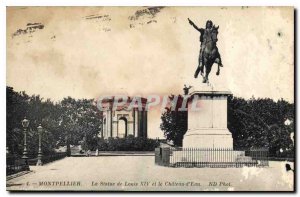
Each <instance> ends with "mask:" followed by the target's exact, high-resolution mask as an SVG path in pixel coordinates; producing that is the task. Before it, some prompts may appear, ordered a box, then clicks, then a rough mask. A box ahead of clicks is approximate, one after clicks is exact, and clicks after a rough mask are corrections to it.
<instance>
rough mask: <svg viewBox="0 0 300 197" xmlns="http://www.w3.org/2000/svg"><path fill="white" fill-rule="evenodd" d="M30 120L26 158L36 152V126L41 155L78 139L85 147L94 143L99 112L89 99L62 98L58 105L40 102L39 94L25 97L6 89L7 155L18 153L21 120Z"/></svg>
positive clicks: (21, 142) (45, 101) (97, 130)
mask: <svg viewBox="0 0 300 197" xmlns="http://www.w3.org/2000/svg"><path fill="white" fill-rule="evenodd" d="M25 116H26V118H27V119H28V120H29V121H30V124H29V128H28V136H27V144H28V152H29V155H31V156H35V155H36V154H37V152H38V132H37V127H38V125H39V124H41V125H42V127H43V128H44V133H43V135H42V150H43V154H45V155H47V154H51V153H52V152H53V151H54V149H55V148H58V147H60V146H66V145H67V150H68V151H69V150H70V144H72V145H78V143H79V142H80V141H82V139H85V140H86V143H87V144H97V135H98V134H99V130H100V125H101V113H100V111H99V110H97V107H96V104H95V102H94V100H92V99H90V100H89V99H73V98H71V97H68V98H64V99H63V100H62V101H60V102H53V101H51V100H49V99H47V100H44V99H43V98H41V97H40V96H39V95H32V96H29V95H27V94H26V93H25V92H16V91H14V90H13V88H12V87H6V142H7V143H6V144H7V147H8V149H9V151H10V152H12V153H15V154H19V155H21V154H22V151H23V143H24V133H23V129H22V124H21V121H22V120H23V119H24V117H25Z"/></svg>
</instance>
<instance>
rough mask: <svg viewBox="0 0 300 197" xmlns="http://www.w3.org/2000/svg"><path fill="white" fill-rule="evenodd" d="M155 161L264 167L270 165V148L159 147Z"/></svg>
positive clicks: (162, 162)
mask: <svg viewBox="0 0 300 197" xmlns="http://www.w3.org/2000/svg"><path fill="white" fill-rule="evenodd" d="M155 163H156V164H157V165H163V166H170V167H212V168H226V167H243V166H249V167H252V166H254V167H264V166H269V160H268V149H262V148H260V149H251V150H233V149H228V148H207V149H205V148H158V149H156V151H155Z"/></svg>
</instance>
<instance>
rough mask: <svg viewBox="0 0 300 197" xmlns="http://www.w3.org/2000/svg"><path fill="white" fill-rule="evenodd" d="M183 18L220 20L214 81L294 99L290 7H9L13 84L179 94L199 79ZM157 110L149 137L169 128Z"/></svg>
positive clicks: (39, 89) (195, 40)
mask: <svg viewBox="0 0 300 197" xmlns="http://www.w3.org/2000/svg"><path fill="white" fill-rule="evenodd" d="M187 18H190V19H191V20H193V21H194V22H195V24H196V25H198V26H199V27H204V25H205V22H206V20H212V21H213V23H214V24H215V25H219V34H218V40H219V41H218V43H217V46H218V48H219V51H220V54H221V57H222V61H223V65H224V67H223V68H221V74H220V75H219V76H216V75H215V73H216V68H217V66H216V65H214V67H213V69H212V72H211V75H210V82H211V83H212V84H213V85H214V86H215V87H225V88H226V89H229V90H230V91H231V92H232V93H233V95H234V96H238V97H243V98H246V99H247V98H251V97H252V96H254V97H255V98H258V97H260V98H272V99H274V100H277V99H280V98H283V99H285V100H287V101H289V102H294V10H293V8H292V7H156V8H149V7H8V8H7V32H6V36H7V39H6V42H7V54H6V57H7V66H6V71H7V85H8V86H12V87H13V88H14V89H15V90H16V91H23V90H25V91H26V92H27V93H28V94H40V95H41V96H42V97H44V98H50V99H52V100H54V101H58V100H62V99H63V98H64V97H67V96H71V97H74V98H95V99H96V98H98V97H99V96H101V95H107V94H110V95H116V94H126V95H129V96H137V95H140V96H144V97H147V96H148V95H149V94H157V95H160V96H164V95H170V94H182V88H183V85H184V84H187V85H189V84H199V85H200V84H201V78H198V79H194V78H193V75H194V72H195V69H196V66H197V61H198V55H199V49H200V42H199V32H197V31H196V30H195V29H193V27H192V26H190V25H189V23H188V21H187ZM28 23H31V25H30V24H29V26H34V27H37V28H35V29H32V30H29V26H28ZM160 114H161V111H159V110H153V111H150V112H149V118H148V134H149V137H153V138H154V137H162V136H163V134H162V131H161V130H160V129H159V124H160Z"/></svg>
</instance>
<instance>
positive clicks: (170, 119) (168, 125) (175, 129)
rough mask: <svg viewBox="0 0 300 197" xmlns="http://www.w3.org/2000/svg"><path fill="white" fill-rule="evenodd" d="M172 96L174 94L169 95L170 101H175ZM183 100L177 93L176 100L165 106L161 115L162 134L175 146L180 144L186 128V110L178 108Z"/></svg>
mask: <svg viewBox="0 0 300 197" xmlns="http://www.w3.org/2000/svg"><path fill="white" fill-rule="evenodd" d="M174 98H175V96H174V95H171V96H170V97H169V99H170V101H175V100H174ZM183 100H184V99H183V97H182V96H181V95H178V100H177V102H175V103H173V105H171V106H169V107H166V108H165V111H164V112H163V114H162V116H161V121H162V123H161V124H160V128H161V130H162V131H163V132H164V136H165V137H166V139H167V140H169V141H172V142H173V144H174V145H176V146H182V139H183V136H184V134H185V132H186V130H187V111H180V110H179V108H181V107H182V103H183ZM174 105H175V106H174ZM172 108H173V109H174V110H172Z"/></svg>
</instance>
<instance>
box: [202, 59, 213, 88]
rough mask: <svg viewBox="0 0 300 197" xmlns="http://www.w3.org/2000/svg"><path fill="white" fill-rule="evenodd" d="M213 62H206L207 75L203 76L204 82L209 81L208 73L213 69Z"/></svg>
mask: <svg viewBox="0 0 300 197" xmlns="http://www.w3.org/2000/svg"><path fill="white" fill-rule="evenodd" d="M211 67H212V64H211V63H208V64H205V76H204V77H203V83H208V75H209V73H210V71H211Z"/></svg>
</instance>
